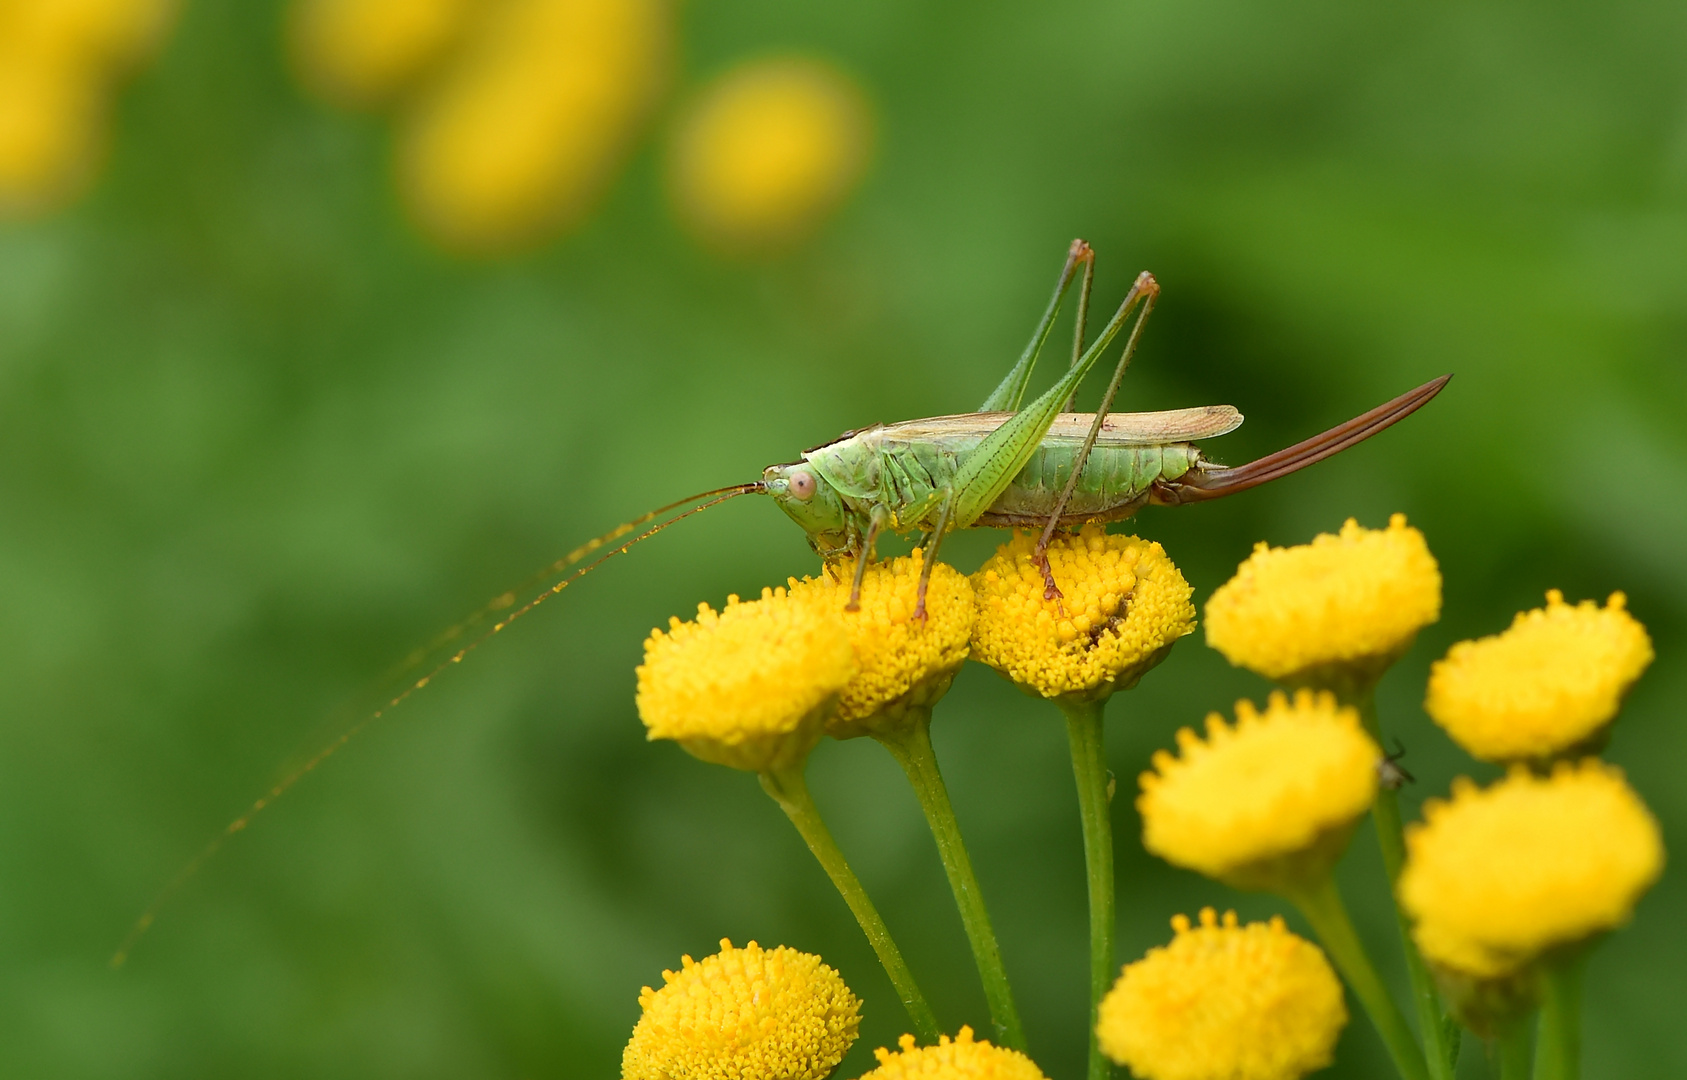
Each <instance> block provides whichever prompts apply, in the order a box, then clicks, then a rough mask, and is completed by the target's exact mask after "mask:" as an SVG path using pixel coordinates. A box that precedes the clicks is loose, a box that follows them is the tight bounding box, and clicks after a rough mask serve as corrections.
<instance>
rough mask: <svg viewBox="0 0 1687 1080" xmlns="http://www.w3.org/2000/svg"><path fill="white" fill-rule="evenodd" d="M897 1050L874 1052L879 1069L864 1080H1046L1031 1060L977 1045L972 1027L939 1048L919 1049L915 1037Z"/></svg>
mask: <svg viewBox="0 0 1687 1080" xmlns="http://www.w3.org/2000/svg"><path fill="white" fill-rule="evenodd" d="M897 1046H899V1047H900V1050H899V1051H898V1052H897V1053H894V1054H893V1053H891V1052H890V1051H889V1050H886V1049H885V1048H884V1047H882V1046H881V1047H879V1048H878V1049H877V1050H874V1051H873V1055H874V1056H875V1057H877V1058H878V1059H879V1067H878V1068H876V1069H874V1070H872V1071H871V1072H866V1073H862V1074H861V1080H915V1078H916V1077H918V1078H920V1080H1045V1078H1044V1076H1043V1073H1042V1070H1041V1069H1039V1068H1037V1066H1036V1064H1035V1063H1034V1062H1032V1060H1031V1059H1030V1058H1028V1057H1026V1056H1025V1055H1024V1054H1021V1053H1020V1052H1019V1051H1017V1050H1009V1049H1007V1048H1006V1047H1002V1046H992V1045H990V1040H988V1039H978V1040H976V1041H975V1040H974V1039H973V1037H972V1028H970V1027H963V1028H961V1030H960V1033H959V1034H957V1035H956V1036H955V1037H954V1038H953V1039H951V1038H949V1036H947V1035H944V1036H943V1037H942V1038H940V1039H939V1040H938V1043H937V1045H936V1046H915V1045H914V1037H913V1036H912V1035H904V1036H902V1039H901V1041H900V1042H899V1043H897Z"/></svg>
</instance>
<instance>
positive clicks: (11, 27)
mask: <svg viewBox="0 0 1687 1080" xmlns="http://www.w3.org/2000/svg"><path fill="white" fill-rule="evenodd" d="M177 6H178V4H177V2H176V0H0V42H5V43H6V45H7V46H8V47H16V48H17V49H18V51H19V52H20V53H27V54H29V55H30V56H33V57H35V58H37V59H40V60H43V61H45V62H48V63H53V64H60V65H65V66H68V67H73V68H80V69H83V70H85V71H87V72H89V73H90V74H94V75H95V77H96V78H98V79H100V80H102V81H103V80H104V79H105V78H107V77H108V76H111V75H116V74H120V73H121V72H122V70H123V69H124V68H125V67H127V66H129V65H130V64H133V63H135V62H136V61H138V60H140V59H141V58H143V57H144V56H146V55H147V54H148V53H149V52H151V50H152V49H153V48H154V47H155V46H156V45H157V44H158V42H159V40H160V39H161V38H162V37H163V34H164V31H165V29H166V28H167V27H168V26H169V25H170V22H171V20H172V19H173V18H174V16H175V13H176V8H177Z"/></svg>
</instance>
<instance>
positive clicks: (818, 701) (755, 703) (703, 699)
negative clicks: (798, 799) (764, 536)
mask: <svg viewBox="0 0 1687 1080" xmlns="http://www.w3.org/2000/svg"><path fill="white" fill-rule="evenodd" d="M855 671H856V665H855V653H854V650H852V649H851V648H850V645H849V637H848V635H846V634H845V633H844V630H843V627H842V626H841V625H839V623H838V621H837V620H836V619H835V618H832V617H831V615H830V613H828V612H823V611H822V610H821V609H820V608H819V606H818V605H816V604H813V603H809V602H804V601H799V600H797V599H795V598H793V597H792V596H791V595H790V594H789V593H787V592H786V590H784V589H763V590H762V595H761V599H760V600H753V601H751V602H749V603H743V602H742V601H740V600H739V599H738V598H737V597H736V596H729V597H727V601H726V607H725V608H724V609H722V610H721V611H719V612H716V611H714V610H713V609H711V608H710V607H709V605H707V604H699V605H698V607H697V619H696V621H694V622H681V621H680V620H679V619H678V618H677V617H676V618H674V619H671V620H670V621H669V629H668V630H667V631H666V632H664V631H662V630H653V631H651V633H650V637H649V638H647V639H646V640H645V643H644V663H643V664H642V665H640V666H639V669H638V711H639V716H640V717H641V718H642V719H643V720H644V724H645V727H646V728H648V729H649V735H650V738H652V739H674V740H676V741H678V742H679V744H680V745H681V746H683V747H685V748H686V749H687V750H689V751H690V752H691V753H692V754H694V755H696V756H697V757H700V758H702V759H703V760H704V761H712V762H716V763H718V764H722V765H731V766H733V767H734V768H738V769H749V770H751V771H754V772H762V771H766V770H768V769H772V768H778V767H783V766H786V765H791V764H795V763H797V762H800V761H801V760H802V759H803V758H804V757H806V756H807V755H808V752H809V751H810V750H812V749H813V748H814V744H815V742H816V741H817V740H818V739H819V738H820V733H821V725H822V723H823V722H824V719H825V716H826V714H827V713H828V712H830V711H831V709H832V708H833V707H834V706H835V705H836V703H837V698H838V694H839V693H840V692H841V691H842V690H843V688H844V687H845V686H848V685H849V681H850V680H851V679H853V678H854V677H855Z"/></svg>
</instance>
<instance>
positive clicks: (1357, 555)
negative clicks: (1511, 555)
mask: <svg viewBox="0 0 1687 1080" xmlns="http://www.w3.org/2000/svg"><path fill="white" fill-rule="evenodd" d="M1440 615H1441V571H1440V569H1439V568H1438V567H1437V566H1436V564H1435V557H1434V556H1433V555H1431V554H1430V553H1429V547H1428V545H1426V544H1425V543H1424V539H1423V533H1421V532H1419V531H1418V530H1416V529H1414V528H1411V527H1410V526H1408V525H1407V524H1406V516H1405V515H1404V514H1395V515H1394V516H1393V517H1391V518H1390V519H1389V521H1388V528H1386V529H1362V528H1360V527H1359V523H1358V522H1356V521H1354V520H1353V519H1352V518H1349V519H1348V520H1347V523H1346V524H1344V525H1343V526H1342V527H1341V532H1340V534H1338V535H1336V536H1331V535H1329V534H1328V533H1320V534H1319V535H1318V536H1317V537H1315V538H1314V539H1313V541H1312V543H1310V544H1302V545H1299V546H1297V547H1288V548H1273V547H1269V546H1267V545H1266V544H1264V543H1260V544H1258V545H1257V546H1255V548H1254V553H1253V554H1252V555H1250V556H1248V558H1247V560H1246V561H1245V562H1243V563H1242V565H1241V566H1239V567H1237V569H1236V576H1235V577H1233V578H1231V579H1230V580H1229V581H1227V582H1225V583H1224V584H1223V585H1221V586H1220V587H1219V588H1218V589H1217V590H1216V591H1215V592H1214V593H1213V595H1212V598H1211V599H1210V600H1208V601H1207V643H1208V644H1209V645H1211V646H1212V647H1213V648H1215V649H1217V650H1218V651H1219V652H1221V653H1223V654H1224V656H1225V659H1227V660H1229V661H1230V662H1231V663H1232V664H1235V665H1236V666H1238V667H1245V668H1248V669H1250V670H1252V671H1256V672H1258V673H1259V674H1261V675H1264V676H1265V677H1266V678H1268V679H1275V680H1279V681H1284V680H1301V679H1306V678H1307V677H1309V676H1316V675H1317V674H1318V673H1319V672H1320V671H1321V669H1328V668H1340V669H1345V670H1347V671H1349V672H1351V673H1352V674H1354V675H1357V676H1359V677H1361V678H1375V677H1376V676H1378V675H1380V674H1381V673H1382V672H1383V671H1384V670H1385V669H1386V668H1387V667H1388V665H1389V664H1391V663H1393V662H1394V660H1395V659H1396V658H1397V657H1399V655H1400V654H1401V653H1402V652H1404V651H1405V650H1406V648H1407V647H1408V646H1410V645H1411V643H1412V639H1413V638H1414V637H1416V636H1417V632H1418V630H1419V629H1421V628H1422V627H1424V626H1427V625H1428V624H1430V623H1432V622H1434V621H1435V620H1436V619H1437V618H1439V617H1440Z"/></svg>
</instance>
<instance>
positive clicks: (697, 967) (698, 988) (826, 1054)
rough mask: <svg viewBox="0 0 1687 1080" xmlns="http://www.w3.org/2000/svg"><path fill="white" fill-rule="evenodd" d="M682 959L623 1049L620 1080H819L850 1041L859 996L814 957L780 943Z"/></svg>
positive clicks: (647, 999)
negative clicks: (750, 1079)
mask: <svg viewBox="0 0 1687 1080" xmlns="http://www.w3.org/2000/svg"><path fill="white" fill-rule="evenodd" d="M720 948H721V951H720V952H718V953H716V954H715V955H714V956H710V957H705V958H704V959H703V960H702V962H700V963H699V962H697V961H694V960H692V959H691V957H689V956H686V957H682V958H681V967H680V970H679V971H677V972H674V971H664V972H663V973H662V979H663V981H664V983H665V985H664V986H663V987H662V989H660V990H652V989H651V988H650V987H648V986H647V987H645V988H644V990H643V992H641V993H640V994H639V999H638V1001H639V1005H640V1006H641V1007H642V1008H643V1009H644V1014H643V1015H642V1016H640V1017H639V1022H638V1026H637V1027H635V1028H633V1037H632V1039H631V1040H629V1041H628V1043H627V1048H626V1050H625V1051H623V1052H622V1054H621V1077H622V1080H678V1078H680V1077H684V1078H685V1080H744V1078H746V1077H765V1078H767V1080H824V1078H825V1077H826V1076H828V1075H829V1074H830V1073H831V1071H832V1069H833V1068H835V1067H836V1066H837V1064H838V1062H839V1061H842V1060H843V1056H844V1054H845V1053H846V1052H847V1051H848V1050H849V1048H850V1046H851V1045H852V1044H853V1043H854V1042H855V1036H856V1029H857V1028H858V1027H859V1026H860V1024H861V1002H860V1001H859V1000H858V999H857V998H856V996H855V995H854V994H852V993H850V990H849V987H847V986H845V985H844V981H843V979H842V978H840V977H839V976H838V973H837V972H836V971H833V970H832V969H831V968H829V967H827V966H826V965H825V964H823V963H821V962H820V958H819V957H818V956H814V955H812V954H810V953H804V952H798V951H797V950H795V949H788V948H786V947H785V946H783V945H781V946H779V947H778V948H776V949H763V948H761V947H760V946H759V945H757V944H756V943H755V942H753V941H752V942H750V943H749V944H748V945H746V946H745V947H744V948H742V949H735V948H733V947H732V942H731V941H728V940H726V939H722V940H721V943H720Z"/></svg>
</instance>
